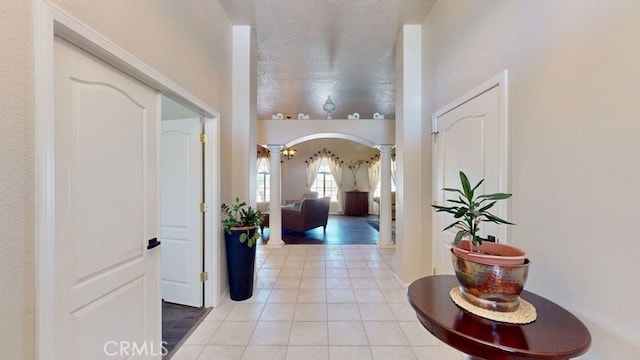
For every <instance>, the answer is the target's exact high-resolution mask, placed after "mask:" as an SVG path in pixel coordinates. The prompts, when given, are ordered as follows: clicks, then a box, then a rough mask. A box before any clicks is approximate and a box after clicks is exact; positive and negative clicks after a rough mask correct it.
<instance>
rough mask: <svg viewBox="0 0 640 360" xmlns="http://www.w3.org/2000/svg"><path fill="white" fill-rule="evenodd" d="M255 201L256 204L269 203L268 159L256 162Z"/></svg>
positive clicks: (269, 179) (269, 177)
mask: <svg viewBox="0 0 640 360" xmlns="http://www.w3.org/2000/svg"><path fill="white" fill-rule="evenodd" d="M257 185H258V186H257V189H256V192H257V193H256V200H257V201H258V202H269V201H271V176H270V174H269V159H267V158H260V159H259V160H258V183H257Z"/></svg>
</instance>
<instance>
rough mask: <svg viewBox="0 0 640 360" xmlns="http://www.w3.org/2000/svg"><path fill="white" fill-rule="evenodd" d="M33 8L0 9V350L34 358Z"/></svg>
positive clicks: (21, 4) (24, 4)
mask: <svg viewBox="0 0 640 360" xmlns="http://www.w3.org/2000/svg"><path fill="white" fill-rule="evenodd" d="M32 18H33V4H32V2H31V1H8V2H7V1H4V2H3V3H2V6H0V24H2V25H1V27H2V31H0V64H1V66H0V79H1V81H2V86H0V109H2V111H0V138H1V139H2V140H1V141H0V169H2V170H0V233H1V235H0V304H2V306H1V307H0V323H1V324H2V325H1V326H0V349H2V350H1V351H2V357H3V358H6V359H33V358H34V357H35V341H34V339H35V334H36V333H35V285H34V284H35V271H34V266H35V263H34V257H35V253H34V248H35V244H34V240H35V221H34V218H35V204H34V202H35V196H34V193H33V189H34V187H35V182H34V175H35V173H34V172H35V169H34V164H35V147H34V137H35V132H34V119H35V111H34V96H35V95H34V86H33V83H34V73H33V71H34V60H33V55H34V54H33V20H32Z"/></svg>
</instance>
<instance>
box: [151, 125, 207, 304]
mask: <svg viewBox="0 0 640 360" xmlns="http://www.w3.org/2000/svg"><path fill="white" fill-rule="evenodd" d="M201 128H202V125H201V122H200V119H199V118H193V119H181V120H165V121H163V122H162V181H161V182H162V217H161V219H162V220H161V222H162V223H161V225H162V230H161V231H162V235H161V236H162V246H163V250H162V298H163V299H164V300H165V301H169V302H172V303H177V304H183V305H189V306H195V307H201V306H202V305H203V303H202V300H203V296H202V295H203V288H202V283H201V282H200V273H201V272H202V254H203V250H202V244H203V217H202V212H200V203H202V202H203V194H202V189H203V187H202V181H203V171H202V166H203V164H202V158H203V147H202V143H201V142H200V133H201V132H202V130H201Z"/></svg>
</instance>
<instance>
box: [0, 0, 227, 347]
mask: <svg viewBox="0 0 640 360" xmlns="http://www.w3.org/2000/svg"><path fill="white" fill-rule="evenodd" d="M52 2H53V3H55V4H56V5H57V6H59V7H61V8H62V9H63V10H65V11H67V12H69V13H71V14H72V15H73V16H74V17H76V18H78V19H80V20H81V21H82V22H84V23H85V24H87V25H88V26H90V27H92V28H93V29H95V30H96V31H98V32H99V33H101V34H102V35H104V36H105V37H107V38H108V39H110V40H111V41H113V42H114V43H116V44H117V45H118V46H120V47H122V48H124V49H125V50H127V51H128V52H129V53H131V54H133V55H134V56H136V57H137V58H139V59H141V60H142V61H143V62H145V63H147V64H149V65H150V66H152V67H153V68H155V69H156V70H158V71H159V72H160V73H162V74H163V75H165V76H167V77H168V78H170V79H171V80H173V81H174V82H176V83H178V84H179V85H180V86H181V87H182V88H184V89H186V90H187V91H189V92H190V93H192V94H194V95H195V96H197V97H198V98H200V99H202V100H203V101H204V102H205V103H207V105H209V106H210V107H212V108H214V109H216V110H219V111H220V112H221V118H222V121H225V120H230V117H231V116H230V114H231V112H230V108H231V100H230V93H231V86H230V84H231V79H230V74H231V55H230V54H231V40H232V38H231V23H230V21H229V19H228V18H227V16H226V14H225V13H224V11H223V10H222V7H221V6H220V4H219V3H218V2H217V1H199V0H187V1H180V2H175V1H156V0H136V1H112V0H95V1H84V0H56V1H52ZM34 4H37V5H39V4H40V2H39V1H22V0H14V1H4V2H3V3H2V7H1V8H0V23H2V31H1V32H0V49H2V50H1V51H2V56H0V59H2V60H1V61H2V66H0V78H1V79H2V84H3V86H1V87H0V88H1V90H0V92H1V93H0V94H1V96H0V108H2V109H3V111H2V112H1V113H0V119H1V120H0V136H2V139H3V140H2V141H0V167H1V168H2V176H0V209H1V211H0V214H1V216H0V229H2V236H0V294H1V295H0V303H2V307H1V308H0V319H2V326H1V327H0V349H2V351H3V353H2V357H3V358H7V359H33V358H35V341H36V339H35V337H36V335H35V278H34V277H35V263H34V258H35V252H34V249H35V244H34V241H35V226H36V225H35V221H34V219H35V215H34V214H35V195H34V188H35V183H34V177H35V159H34V158H35V144H34V141H35V127H34V122H35V111H34V103H35V99H34V96H35V95H34V50H33V49H34V21H33V19H34V14H35V12H34Z"/></svg>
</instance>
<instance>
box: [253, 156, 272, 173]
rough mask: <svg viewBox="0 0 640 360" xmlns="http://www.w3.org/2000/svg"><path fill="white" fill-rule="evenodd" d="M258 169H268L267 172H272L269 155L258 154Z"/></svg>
mask: <svg viewBox="0 0 640 360" xmlns="http://www.w3.org/2000/svg"><path fill="white" fill-rule="evenodd" d="M256 169H258V170H260V169H266V170H267V171H266V172H271V161H270V160H269V154H262V153H259V154H258V161H257V164H256Z"/></svg>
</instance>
